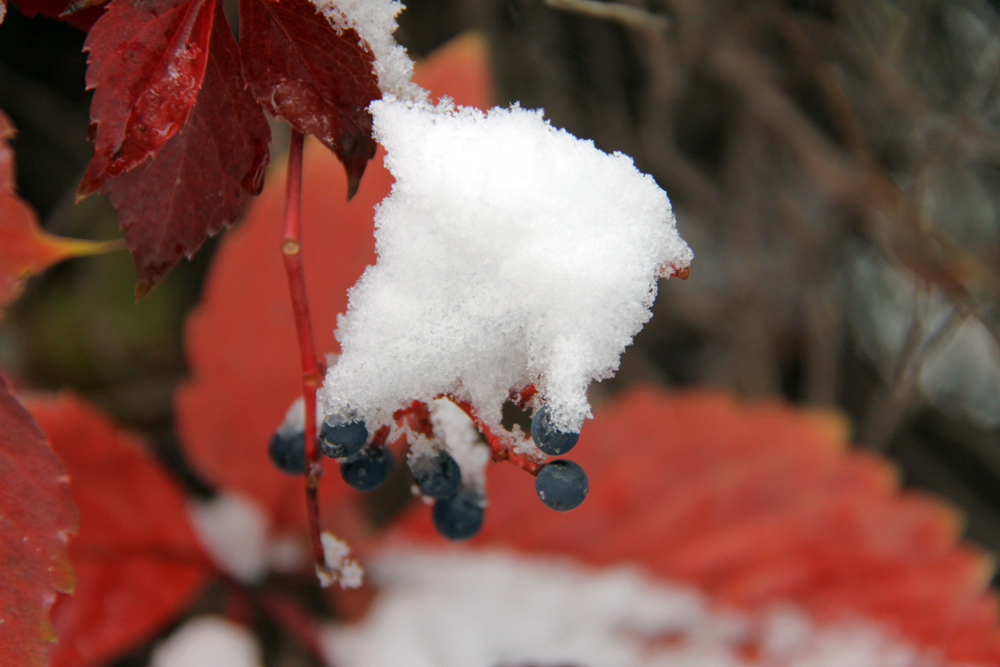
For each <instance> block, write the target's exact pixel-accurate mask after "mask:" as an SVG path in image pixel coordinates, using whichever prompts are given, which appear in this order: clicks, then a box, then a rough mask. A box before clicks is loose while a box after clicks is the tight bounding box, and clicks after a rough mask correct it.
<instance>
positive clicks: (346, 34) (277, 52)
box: [240, 0, 382, 199]
mask: <svg viewBox="0 0 1000 667" xmlns="http://www.w3.org/2000/svg"><path fill="white" fill-rule="evenodd" d="M240 53H241V55H242V58H243V72H244V75H245V76H246V78H247V86H248V87H249V89H250V92H251V93H253V96H254V97H255V98H256V99H257V101H258V102H260V103H261V104H262V105H264V108H266V109H267V110H268V111H269V112H270V113H271V114H273V115H274V116H280V117H282V118H284V119H285V120H287V121H288V122H289V123H290V124H291V125H292V126H293V127H294V128H296V129H297V130H299V131H300V132H302V133H304V134H311V135H313V136H315V137H316V138H317V139H319V140H320V141H322V142H323V143H324V144H325V145H326V146H327V147H328V148H329V149H330V150H332V151H333V152H334V153H336V155H337V157H338V158H339V159H340V161H341V162H342V163H343V164H344V168H345V169H346V170H347V196H348V199H350V198H351V197H353V196H354V193H355V192H357V189H358V184H359V183H360V182H361V176H362V174H364V172H365V166H366V165H367V164H368V161H369V160H371V159H372V158H373V157H374V156H375V140H374V139H373V138H372V118H371V115H370V114H369V113H368V110H367V109H368V105H369V104H370V103H371V101H372V100H376V99H379V98H380V97H381V96H382V94H381V92H380V91H379V87H378V78H377V77H376V75H375V72H374V69H373V62H374V56H372V54H371V52H370V51H369V50H368V48H367V47H366V46H365V45H364V44H363V43H362V42H361V38H360V37H359V36H358V33H357V32H356V31H355V30H353V29H346V30H340V31H338V30H336V29H335V28H334V27H333V26H332V25H331V24H330V22H329V21H328V20H327V19H326V17H325V16H323V15H322V14H321V13H319V10H317V8H316V5H314V4H313V3H312V2H310V0H281V1H280V2H277V1H276V0H240Z"/></svg>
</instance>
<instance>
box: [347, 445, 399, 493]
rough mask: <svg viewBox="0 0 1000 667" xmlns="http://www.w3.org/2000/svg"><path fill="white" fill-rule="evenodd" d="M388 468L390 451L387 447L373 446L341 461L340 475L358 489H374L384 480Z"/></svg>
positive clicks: (390, 464) (390, 462) (390, 463)
mask: <svg viewBox="0 0 1000 667" xmlns="http://www.w3.org/2000/svg"><path fill="white" fill-rule="evenodd" d="M390 468H392V453H391V452H390V451H389V448H388V447H375V448H372V449H365V450H363V451H362V452H361V453H360V454H358V455H357V456H355V457H354V458H351V459H347V460H346V461H344V462H343V463H341V464H340V476H341V477H343V478H344V481H345V482H347V484H348V485H349V486H352V487H354V488H355V489H357V490H358V491H374V490H375V489H377V488H378V487H379V486H380V485H381V484H382V482H384V481H385V478H386V476H387V475H388V474H389V469H390Z"/></svg>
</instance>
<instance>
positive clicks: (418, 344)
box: [321, 100, 692, 431]
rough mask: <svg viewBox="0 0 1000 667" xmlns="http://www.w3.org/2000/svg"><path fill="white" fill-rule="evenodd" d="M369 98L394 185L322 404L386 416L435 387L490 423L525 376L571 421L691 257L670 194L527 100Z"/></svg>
mask: <svg viewBox="0 0 1000 667" xmlns="http://www.w3.org/2000/svg"><path fill="white" fill-rule="evenodd" d="M371 109H372V112H373V114H374V118H375V133H376V136H377V137H378V139H379V143H380V144H382V146H384V147H385V149H386V155H387V157H386V165H387V166H388V168H389V170H390V172H391V173H392V174H393V175H394V176H395V177H396V183H395V185H394V186H393V189H392V193H391V194H390V195H389V197H387V198H386V199H385V200H384V201H383V202H382V203H381V204H380V205H379V207H378V210H377V212H376V215H375V224H376V233H375V238H376V252H377V253H378V256H379V259H378V263H377V264H376V265H375V266H374V267H372V268H370V269H369V270H367V271H366V272H365V274H364V276H362V278H361V280H360V281H358V283H357V284H356V285H355V286H354V287H353V288H352V289H351V298H350V305H349V307H348V310H347V314H346V315H345V316H344V317H343V318H341V320H340V321H339V328H338V330H337V340H338V341H340V344H341V347H342V349H343V354H342V355H341V357H340V360H339V361H338V363H337V365H336V366H334V367H333V368H331V369H330V370H329V372H328V374H327V377H326V382H325V383H324V386H323V390H322V393H321V395H322V397H323V400H324V402H325V404H326V412H327V414H342V413H358V414H360V415H362V416H363V417H364V418H365V420H366V421H368V423H371V424H379V423H386V422H387V418H386V417H387V416H388V415H391V414H392V413H393V412H394V411H396V410H398V409H400V408H402V407H404V406H405V405H408V404H409V403H410V402H411V401H414V400H419V401H423V402H429V401H431V400H433V399H434V398H435V397H436V396H438V395H441V394H449V395H455V396H457V397H459V398H461V399H462V400H467V401H469V402H471V404H472V405H473V407H474V408H475V410H476V412H477V413H478V415H479V417H480V418H481V419H483V421H484V422H485V423H486V424H487V425H488V426H489V427H490V428H492V429H494V430H496V429H497V428H499V424H500V416H501V415H500V412H501V407H502V405H503V403H504V401H505V400H506V399H507V397H508V396H509V395H510V393H511V392H512V391H519V390H520V389H522V388H523V387H526V386H527V385H529V384H534V385H535V386H536V387H537V388H538V390H539V392H540V394H541V398H542V401H543V402H544V404H545V405H547V406H548V411H549V414H550V415H551V419H552V423H553V425H554V426H555V427H556V428H558V429H560V430H563V431H579V429H580V427H581V425H582V423H583V420H584V419H585V418H586V417H587V416H589V413H590V406H589V404H588V403H587V398H586V392H587V388H588V386H589V384H590V382H591V381H593V380H599V379H602V378H606V377H609V376H610V375H612V374H613V373H614V371H615V370H616V369H617V368H618V359H619V356H620V355H621V353H622V352H623V351H624V349H625V346H626V345H628V344H629V343H631V341H632V337H633V336H634V335H635V334H636V333H637V332H638V331H639V330H640V328H641V327H642V325H643V324H644V323H645V322H646V321H647V320H648V319H649V317H650V311H649V309H650V307H651V306H652V303H653V298H654V296H655V294H656V284H657V283H656V279H657V275H658V274H659V273H661V272H662V270H663V268H664V267H672V269H673V270H674V271H680V270H681V269H683V268H686V267H687V266H688V265H689V264H690V261H691V258H692V253H691V250H690V249H689V248H688V246H687V244H686V243H685V242H684V241H683V240H682V239H681V238H680V236H679V235H678V233H677V230H676V228H675V221H674V216H673V213H672V211H671V208H670V202H669V200H668V199H667V195H666V193H664V192H663V190H661V189H660V188H659V187H658V186H657V185H656V183H655V181H653V179H652V177H650V176H648V175H645V174H642V173H640V172H639V171H638V170H637V169H636V168H635V166H634V164H633V163H632V160H631V159H630V158H629V157H627V156H625V155H622V154H621V153H615V154H614V155H608V154H606V153H604V152H602V151H600V150H598V149H597V148H596V147H595V146H594V144H593V142H591V141H583V140H580V139H577V138H576V137H574V136H573V135H571V134H569V133H568V132H566V131H564V130H557V129H555V128H553V127H552V126H550V125H549V124H548V122H546V121H545V120H544V119H543V118H542V115H541V113H540V112H535V111H528V110H525V109H521V108H519V107H517V106H515V107H512V108H510V109H492V110H491V111H489V112H488V113H485V114H484V113H483V112H481V111H478V110H473V109H466V108H461V107H459V108H455V107H454V106H453V105H451V104H448V103H445V104H440V105H438V106H436V107H432V106H429V105H426V104H419V103H407V102H402V101H398V100H390V101H386V100H382V101H377V102H374V103H373V104H372V106H371Z"/></svg>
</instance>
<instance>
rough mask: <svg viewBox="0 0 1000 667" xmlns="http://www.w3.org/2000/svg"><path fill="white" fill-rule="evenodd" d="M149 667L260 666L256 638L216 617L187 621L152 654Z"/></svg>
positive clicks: (259, 654) (261, 662)
mask: <svg viewBox="0 0 1000 667" xmlns="http://www.w3.org/2000/svg"><path fill="white" fill-rule="evenodd" d="M149 664H150V667H262V665H263V664H264V663H263V661H262V659H261V649H260V646H259V644H258V643H257V639H256V637H254V635H253V634H252V633H251V632H250V631H249V630H247V629H246V628H244V627H243V626H241V625H237V624H236V623H233V622H232V621H228V620H226V619H224V618H220V617H217V616H201V617H197V618H193V619H191V620H189V621H188V622H187V623H185V624H184V625H182V626H181V627H180V628H178V629H177V630H176V631H174V633H173V634H171V635H170V636H169V637H167V639H166V640H164V641H162V642H160V643H159V644H158V645H157V646H156V647H155V648H154V649H153V653H152V658H151V659H150V663H149Z"/></svg>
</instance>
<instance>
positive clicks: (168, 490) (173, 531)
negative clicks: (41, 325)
mask: <svg viewBox="0 0 1000 667" xmlns="http://www.w3.org/2000/svg"><path fill="white" fill-rule="evenodd" d="M25 402H26V405H27V407H28V409H29V410H30V411H31V413H32V414H33V415H34V417H35V419H37V420H38V423H39V425H40V426H41V427H42V429H43V430H44V431H45V433H47V434H48V437H49V441H50V442H51V443H52V447H53V449H54V450H55V451H56V453H57V454H59V456H60V457H61V458H62V460H63V462H64V463H65V465H66V470H67V471H68V472H69V475H70V480H71V482H70V491H71V492H72V494H73V499H74V500H75V501H76V505H77V508H78V509H79V512H80V531H79V534H78V535H77V536H76V537H75V538H73V539H72V540H71V541H70V544H69V556H70V561H71V562H72V563H73V567H74V568H75V570H76V577H77V579H76V590H75V591H74V593H73V595H72V596H61V597H60V599H59V600H58V602H56V604H55V606H54V607H53V609H52V623H53V626H54V627H55V631H56V635H57V636H58V638H59V641H58V644H56V647H55V649H54V650H53V652H52V660H51V663H50V665H51V667H71V666H72V667H85V666H87V665H96V664H99V663H103V662H105V661H107V660H109V659H110V658H112V657H114V656H115V655H117V654H119V653H121V652H122V651H124V650H126V649H128V648H130V647H131V646H133V645H134V644H136V643H137V642H140V641H142V640H143V639H145V638H147V637H148V636H149V635H150V634H151V633H153V632H154V631H155V630H157V629H158V628H160V627H162V626H163V624H164V623H166V622H168V621H169V620H170V619H171V618H173V617H174V616H175V615H176V614H177V613H178V612H179V611H181V610H182V609H183V608H184V606H185V605H187V604H188V603H189V602H190V601H191V598H192V596H193V595H194V594H195V593H197V592H198V590H199V589H200V588H201V586H202V584H203V582H204V581H205V577H206V575H207V574H208V573H209V572H210V566H209V563H208V560H207V559H206V557H205V556H204V555H203V554H202V551H201V547H200V546H199V544H198V542H197V538H196V537H195V535H194V533H193V532H192V530H191V527H190V525H189V524H188V520H187V513H186V501H185V497H184V495H183V494H182V492H181V490H180V489H179V488H178V487H177V485H176V484H175V482H174V481H173V480H172V479H171V478H170V477H168V476H167V474H166V473H165V472H163V470H162V469H160V467H159V466H158V465H157V464H156V463H155V462H154V461H153V460H152V459H151V458H150V457H149V455H147V454H146V453H145V452H144V451H143V445H142V443H141V442H140V441H139V440H138V439H137V438H135V437H133V436H130V435H128V434H126V433H123V432H122V431H120V430H118V429H117V428H116V427H115V426H114V425H113V424H112V423H111V422H110V421H109V420H108V419H107V418H106V417H104V416H102V415H101V414H99V413H98V412H97V411H96V410H95V409H94V408H92V407H90V406H89V405H87V404H85V403H84V402H82V401H81V400H79V399H77V398H74V397H72V396H69V395H59V396H50V397H32V398H30V399H28V400H26V401H25ZM5 664H13V663H5Z"/></svg>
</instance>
